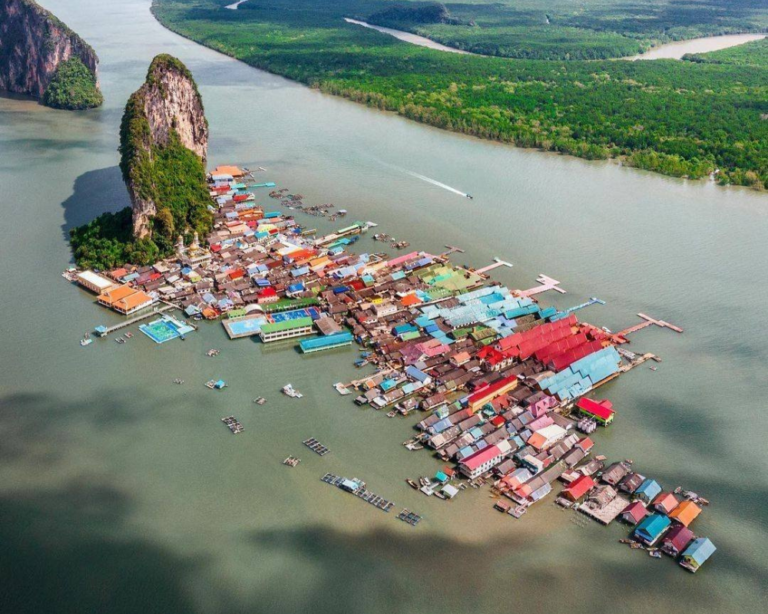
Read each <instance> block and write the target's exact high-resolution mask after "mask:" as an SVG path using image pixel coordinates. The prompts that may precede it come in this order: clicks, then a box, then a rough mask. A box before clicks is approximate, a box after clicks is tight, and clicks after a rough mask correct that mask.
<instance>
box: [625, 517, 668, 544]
mask: <svg viewBox="0 0 768 614" xmlns="http://www.w3.org/2000/svg"><path fill="white" fill-rule="evenodd" d="M671 524H672V521H671V520H670V519H669V518H667V517H666V516H664V515H663V514H651V515H650V516H647V517H646V518H644V519H643V521H642V522H641V523H640V524H639V525H637V528H636V529H635V532H634V535H635V537H637V538H638V539H639V540H640V541H641V542H643V543H644V544H646V545H647V546H652V545H653V544H655V543H656V542H657V541H658V540H659V538H660V537H661V536H662V535H664V533H665V532H666V530H667V529H668V528H669V526H670V525H671Z"/></svg>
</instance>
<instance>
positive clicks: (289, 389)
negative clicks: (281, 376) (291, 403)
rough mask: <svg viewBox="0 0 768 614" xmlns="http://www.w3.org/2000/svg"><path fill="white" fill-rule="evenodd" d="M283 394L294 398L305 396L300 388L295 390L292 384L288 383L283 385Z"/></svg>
mask: <svg viewBox="0 0 768 614" xmlns="http://www.w3.org/2000/svg"><path fill="white" fill-rule="evenodd" d="M283 394H284V395H286V396H289V397H291V398H292V399H300V398H302V397H303V396H304V395H303V394H301V393H300V392H299V391H298V390H295V389H294V387H293V385H292V384H286V385H285V386H283Z"/></svg>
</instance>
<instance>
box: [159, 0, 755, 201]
mask: <svg viewBox="0 0 768 614" xmlns="http://www.w3.org/2000/svg"><path fill="white" fill-rule="evenodd" d="M621 1H622V0H602V1H596V2H594V3H591V4H595V5H597V7H598V10H579V11H576V13H577V14H576V13H575V14H574V16H573V18H572V19H570V20H569V21H568V22H567V23H568V24H569V25H568V26H567V27H569V28H572V27H574V26H573V24H574V23H584V24H585V26H584V27H586V26H587V25H588V24H591V25H592V27H594V28H597V27H598V26H599V24H600V23H603V22H604V24H603V26H602V27H605V28H606V31H607V28H608V25H607V24H614V22H616V21H619V22H621V25H615V24H614V25H613V26H611V27H613V28H614V30H613V31H614V33H615V30H616V29H617V28H620V29H621V31H622V32H624V34H623V35H622V36H625V38H627V39H628V40H630V39H631V40H632V41H633V45H635V48H634V49H633V52H634V51H637V48H636V47H637V40H636V39H634V38H633V37H634V36H635V35H637V36H639V37H641V38H642V37H646V38H649V37H651V36H655V33H656V32H657V30H659V29H663V28H665V27H668V26H669V27H670V28H671V30H670V32H672V33H673V34H674V35H675V36H678V35H680V36H683V35H684V34H685V33H687V32H691V33H700V32H701V31H705V32H709V31H715V30H716V29H717V28H736V27H737V26H736V24H737V23H738V22H739V16H740V15H741V16H742V18H743V19H742V21H743V22H744V23H745V26H744V27H745V29H750V28H752V27H756V26H754V24H755V23H762V22H761V21H760V20H761V19H763V16H764V15H765V14H766V11H765V9H763V8H761V7H760V6H759V5H758V4H754V3H750V0H733V1H732V2H729V3H727V4H726V5H725V6H720V4H718V3H714V1H712V2H709V1H708V0H701V1H702V2H704V3H705V4H707V6H709V7H710V8H711V9H712V11H706V10H690V11H689V10H688V8H685V10H683V8H680V10H677V9H675V8H674V6H673V4H674V3H671V2H669V1H668V0H652V1H651V2H650V4H649V6H653V7H655V8H656V9H659V10H658V11H657V12H658V15H659V17H658V19H652V18H651V17H652V15H650V14H649V15H645V16H644V17H643V18H642V19H640V18H636V17H633V13H632V11H631V10H630V8H629V4H626V3H624V4H621ZM225 3H226V2H225V0H155V4H154V7H153V10H154V12H155V15H156V16H157V17H158V19H159V20H160V21H161V22H162V23H163V24H164V25H166V26H167V27H169V28H170V29H172V30H174V31H175V32H178V33H179V34H182V35H184V36H187V37H188V38H191V39H193V40H195V41H198V42H200V43H202V44H204V45H207V46H209V47H211V48H213V49H216V50H218V51H221V52H223V53H226V54H228V55H230V56H232V57H236V58H239V59H241V60H243V61H245V62H247V63H249V64H251V65H253V66H256V67H258V68H263V69H265V70H269V71H270V72H273V73H276V74H280V75H283V76H286V77H288V78H290V79H294V80H296V81H300V82H302V83H306V84H308V85H310V86H312V87H316V88H319V89H321V90H322V91H325V92H328V93H332V94H336V95H339V96H344V97H346V98H349V99H351V100H354V101H357V102H360V103H363V104H366V105H369V106H372V107H376V108H379V109H385V110H389V111H394V112H397V113H399V114H401V115H403V116H404V117H408V118H410V119H414V120H416V121H421V122H424V123H427V124H430V125H433V126H437V127H439V128H444V129H446V130H452V131H455V132H461V133H465V134H471V135H474V136H478V137H481V138H486V139H493V140H498V141H502V142H507V143H514V144H516V145H520V146H523V147H536V148H541V149H545V150H549V151H557V152H562V153H567V154H572V155H576V156H580V157H583V158H588V159H605V158H621V159H624V160H626V161H627V163H629V164H631V165H634V166H637V167H639V168H645V169H648V170H653V171H657V172H662V173H665V174H669V175H674V176H688V177H703V176H706V174H707V173H709V172H711V171H713V170H715V169H720V174H719V177H720V180H721V181H722V182H723V183H736V184H740V185H749V186H752V187H758V188H759V187H765V186H768V121H766V120H765V119H764V117H765V116H766V114H768V65H766V64H765V63H759V64H757V65H738V64H733V63H729V64H726V63H717V64H716V63H694V62H686V61H674V60H668V61H665V60H659V61H643V62H629V61H581V60H570V61H564V60H558V61H550V60H518V59H505V58H490V57H480V56H467V55H459V54H453V53H445V52H440V51H433V50H430V49H425V48H422V47H417V46H414V45H411V44H408V43H403V42H401V41H398V40H396V39H395V38H393V37H391V36H388V35H386V34H381V33H379V32H376V31H372V30H370V29H366V28H361V27H359V26H355V25H352V24H347V23H345V22H344V21H343V18H344V17H357V18H365V16H366V15H371V14H374V13H376V12H378V11H381V10H382V9H384V8H386V7H388V6H391V3H385V2H381V1H379V0H338V1H337V2H333V3H329V2H325V1H321V0H269V2H268V4H265V3H262V2H258V3H256V2H252V3H248V2H246V3H245V4H243V5H241V6H240V8H239V9H238V10H237V11H231V10H226V9H224V8H223V5H224V4H225ZM552 3H554V4H558V2H557V1H555V0H552V2H550V4H552ZM445 4H446V6H448V8H449V9H450V13H451V15H453V16H457V15H458V16H460V17H461V18H462V19H464V18H469V17H472V16H473V15H474V13H473V12H472V11H475V12H476V13H477V14H478V15H479V16H476V18H477V20H478V22H479V21H480V20H481V15H482V14H485V13H488V12H489V11H492V10H498V7H496V8H493V7H492V6H491V5H488V4H477V6H475V5H474V4H462V5H455V4H452V3H445ZM544 4H546V3H544ZM559 4H560V5H564V4H565V3H564V2H559ZM608 5H610V6H612V7H613V9H612V11H613V12H609V13H608V18H604V14H603V13H601V11H600V10H599V9H600V7H603V8H605V7H606V6H608ZM493 6H495V5H493ZM505 6H506V5H505ZM622 6H623V7H624V9H621V7H622ZM675 6H676V5H675ZM755 7H757V8H755ZM608 8H610V7H608ZM678 8H679V7H678ZM662 9H663V10H662ZM622 10H623V11H624V13H623V15H624V16H623V17H621V15H622ZM676 11H677V12H676ZM702 15H703V16H704V19H705V20H706V19H709V21H708V22H701V21H700V22H698V23H697V22H694V21H691V20H692V19H693V18H694V17H695V16H699V17H700V18H701V16H702ZM711 15H719V16H720V17H719V18H718V19H719V21H718V19H714V18H712V17H711ZM553 19H554V18H553ZM542 20H543V16H542ZM686 23H687V24H688V25H687V26H686V25H685V24H686ZM675 24H676V25H675ZM436 27H445V28H452V27H454V26H449V25H444V24H440V25H439V26H436ZM461 27H464V26H461ZM590 36H591V35H590ZM585 40H586V39H585ZM599 40H600V39H599V37H598V41H599ZM558 44H559V45H560V49H561V51H562V52H563V53H566V52H567V53H571V52H572V51H574V50H577V49H578V45H577V46H575V47H574V46H572V45H571V43H570V42H569V40H568V38H567V37H566V38H565V39H563V40H561V41H560V42H559V43H558ZM713 55H715V54H713Z"/></svg>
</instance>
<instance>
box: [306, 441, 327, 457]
mask: <svg viewBox="0 0 768 614" xmlns="http://www.w3.org/2000/svg"><path fill="white" fill-rule="evenodd" d="M302 443H303V444H304V445H305V446H307V447H308V448H309V449H310V450H312V451H313V452H314V453H315V454H318V455H320V456H325V455H326V454H328V453H329V452H330V450H329V449H328V448H326V447H325V446H324V445H323V444H321V443H320V442H319V441H318V440H317V439H315V438H314V437H310V438H309V439H305V440H304V441H302Z"/></svg>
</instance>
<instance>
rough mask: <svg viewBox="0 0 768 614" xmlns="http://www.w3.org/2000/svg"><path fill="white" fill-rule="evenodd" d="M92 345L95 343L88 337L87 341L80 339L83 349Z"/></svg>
mask: <svg viewBox="0 0 768 614" xmlns="http://www.w3.org/2000/svg"><path fill="white" fill-rule="evenodd" d="M91 343H93V339H91V338H90V337H87V338H85V339H80V345H81V346H83V347H85V346H86V345H91Z"/></svg>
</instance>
